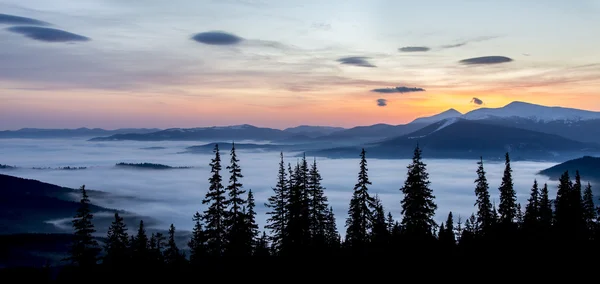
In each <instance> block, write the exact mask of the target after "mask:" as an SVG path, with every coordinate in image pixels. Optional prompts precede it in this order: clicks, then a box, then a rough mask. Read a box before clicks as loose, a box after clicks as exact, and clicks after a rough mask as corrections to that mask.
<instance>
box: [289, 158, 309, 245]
mask: <svg viewBox="0 0 600 284" xmlns="http://www.w3.org/2000/svg"><path fill="white" fill-rule="evenodd" d="M304 161H305V160H304ZM304 168H305V167H304V166H301V164H300V163H298V164H296V167H295V168H294V171H293V172H292V174H291V175H290V179H289V183H290V184H291V186H290V191H289V193H290V195H289V201H288V209H287V211H288V216H287V217H288V218H287V221H286V223H287V226H286V227H287V228H286V229H287V230H286V231H287V233H286V239H285V240H286V243H287V244H284V250H286V252H285V254H287V255H299V254H304V253H306V248H307V246H308V245H309V241H310V231H309V229H310V228H309V225H310V222H309V221H310V220H309V218H308V217H309V216H308V204H307V203H308V202H307V201H308V200H307V195H306V186H305V185H306V184H305V182H306V181H307V178H306V177H307V174H305V173H304Z"/></svg>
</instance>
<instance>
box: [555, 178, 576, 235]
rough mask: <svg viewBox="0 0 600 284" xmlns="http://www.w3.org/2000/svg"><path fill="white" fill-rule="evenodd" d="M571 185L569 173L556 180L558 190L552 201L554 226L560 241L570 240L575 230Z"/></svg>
mask: <svg viewBox="0 0 600 284" xmlns="http://www.w3.org/2000/svg"><path fill="white" fill-rule="evenodd" d="M572 189H573V183H572V182H571V179H570V177H569V172H568V171H565V172H564V173H563V174H562V175H561V176H560V178H559V180H558V190H557V191H556V199H555V200H554V208H555V210H554V222H555V223H554V225H555V226H556V229H557V230H558V233H559V236H560V237H561V238H562V239H565V238H571V237H573V235H574V232H575V231H576V229H577V217H576V216H574V214H573V206H572V200H571V199H572V197H573V194H572V192H571V191H572Z"/></svg>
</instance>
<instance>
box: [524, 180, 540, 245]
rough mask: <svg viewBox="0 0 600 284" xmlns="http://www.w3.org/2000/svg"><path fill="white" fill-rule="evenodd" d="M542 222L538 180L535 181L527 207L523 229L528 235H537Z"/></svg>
mask: <svg viewBox="0 0 600 284" xmlns="http://www.w3.org/2000/svg"><path fill="white" fill-rule="evenodd" d="M539 222H540V190H539V188H538V183H537V180H534V181H533V186H532V187H531V193H530V195H529V199H527V205H525V216H524V217H523V228H524V229H525V231H526V234H527V235H530V236H531V235H537V231H538V229H539Z"/></svg>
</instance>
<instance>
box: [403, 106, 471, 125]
mask: <svg viewBox="0 0 600 284" xmlns="http://www.w3.org/2000/svg"><path fill="white" fill-rule="evenodd" d="M462 115H463V114H462V113H460V112H459V111H457V110H455V109H453V108H451V109H449V110H447V111H444V112H441V113H438V114H436V115H432V116H426V117H419V118H417V119H415V120H413V121H412V122H411V123H423V124H431V123H436V122H438V121H441V120H444V119H448V118H456V117H461V116H462Z"/></svg>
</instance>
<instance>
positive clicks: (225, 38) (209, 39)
mask: <svg viewBox="0 0 600 284" xmlns="http://www.w3.org/2000/svg"><path fill="white" fill-rule="evenodd" d="M192 40H194V41H196V42H199V43H203V44H210V45H234V44H238V43H240V42H241V41H242V40H244V39H243V38H241V37H239V36H236V35H234V34H230V33H226V32H220V31H212V32H203V33H197V34H195V35H193V36H192Z"/></svg>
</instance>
